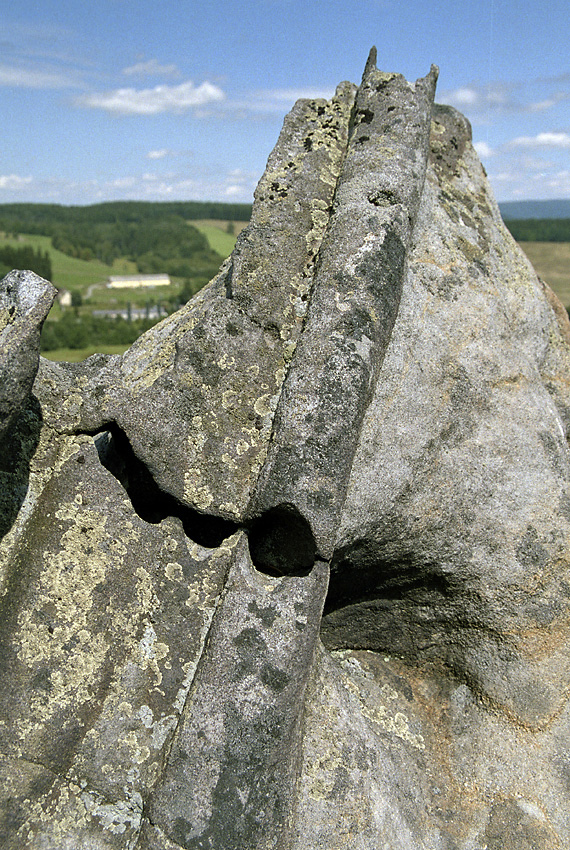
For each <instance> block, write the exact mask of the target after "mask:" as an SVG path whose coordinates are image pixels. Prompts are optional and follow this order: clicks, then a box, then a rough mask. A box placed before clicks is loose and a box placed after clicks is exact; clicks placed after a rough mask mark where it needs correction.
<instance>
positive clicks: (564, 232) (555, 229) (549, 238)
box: [505, 218, 570, 242]
mask: <svg viewBox="0 0 570 850" xmlns="http://www.w3.org/2000/svg"><path fill="white" fill-rule="evenodd" d="M505 224H506V225H507V227H508V228H509V230H510V231H511V234H512V235H513V237H514V239H516V240H517V242H570V218H520V219H511V220H510V221H507V220H505Z"/></svg>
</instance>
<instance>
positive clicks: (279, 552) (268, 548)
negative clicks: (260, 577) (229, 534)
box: [249, 504, 317, 576]
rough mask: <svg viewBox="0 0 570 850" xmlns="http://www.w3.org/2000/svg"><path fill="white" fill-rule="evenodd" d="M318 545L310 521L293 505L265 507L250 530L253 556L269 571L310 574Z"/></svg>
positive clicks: (259, 566) (252, 558)
mask: <svg viewBox="0 0 570 850" xmlns="http://www.w3.org/2000/svg"><path fill="white" fill-rule="evenodd" d="M316 549H317V547H316V543H315V538H314V537H313V533H312V531H311V527H310V525H309V523H308V522H307V520H306V519H305V518H304V517H303V516H302V515H301V514H300V513H299V511H298V510H297V509H296V508H295V507H294V506H293V505H287V504H286V505H279V506H278V507H275V508H270V509H269V510H268V511H265V513H263V514H262V515H261V516H260V517H258V519H256V520H255V521H254V523H253V525H252V527H251V530H250V532H249V552H250V555H251V560H252V562H253V565H254V566H255V568H256V569H257V570H259V572H261V573H265V574H266V575H271V576H282V575H296V576H302V575H308V574H309V573H310V572H311V570H312V569H313V566H314V564H315V556H316Z"/></svg>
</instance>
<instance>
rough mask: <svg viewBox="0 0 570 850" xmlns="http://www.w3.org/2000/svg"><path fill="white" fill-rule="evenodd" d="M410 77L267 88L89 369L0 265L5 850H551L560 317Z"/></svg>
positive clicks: (563, 488) (558, 842)
mask: <svg viewBox="0 0 570 850" xmlns="http://www.w3.org/2000/svg"><path fill="white" fill-rule="evenodd" d="M436 76H437V74H436V70H435V69H432V70H431V72H430V73H429V74H428V76H427V77H425V78H424V79H420V80H418V81H417V82H416V83H415V84H410V83H408V82H406V81H405V80H404V79H403V78H402V77H401V76H399V75H397V74H388V73H382V72H380V71H378V70H377V68H376V61H375V54H374V53H373V54H371V57H370V59H369V61H368V64H367V66H366V69H365V72H364V76H363V80H362V83H361V85H360V87H359V88H357V87H356V86H353V85H350V84H347V83H343V84H342V85H340V86H339V88H338V89H337V92H336V94H335V97H334V98H333V99H332V100H331V101H330V102H326V101H324V100H310V101H309V100H305V101H300V102H298V103H297V104H296V106H295V107H294V108H293V110H292V112H291V113H290V114H289V116H288V117H287V118H286V120H285V124H284V127H283V130H282V133H281V135H280V137H279V140H278V142H277V146H276V148H275V150H274V151H273V153H272V154H271V156H270V158H269V162H268V165H267V169H266V172H265V174H264V176H263V178H262V180H261V182H260V184H259V186H258V188H257V191H256V197H255V204H254V210H253V217H252V221H251V223H250V225H249V227H248V228H247V229H246V230H245V231H244V232H243V233H242V234H241V235H240V237H239V239H238V243H237V245H236V249H235V251H234V253H233V255H232V257H231V258H230V259H229V261H227V262H226V263H225V264H224V265H223V266H222V269H221V270H220V273H219V275H218V276H217V277H216V278H215V279H214V280H213V281H212V282H211V283H210V284H209V285H208V286H207V287H206V288H205V289H204V290H202V292H200V293H199V294H198V295H197V296H196V297H195V298H194V299H192V300H191V301H190V302H189V303H188V304H187V305H186V306H185V307H183V308H182V309H181V310H179V311H178V312H177V313H176V314H174V315H173V316H170V317H169V318H167V319H165V320H164V321H163V322H162V323H161V324H159V325H157V326H156V327H154V328H153V329H151V330H150V331H148V332H147V333H146V334H145V335H144V336H142V337H141V338H140V339H139V340H138V341H137V342H136V343H135V344H134V345H133V346H132V347H131V349H130V350H129V351H127V352H126V353H125V354H124V355H123V356H113V357H108V356H103V355H96V356H94V357H91V358H89V359H88V360H86V361H85V362H83V363H80V364H65V363H60V364H56V363H51V362H48V361H46V360H44V359H41V358H40V360H39V368H38V366H37V363H38V336H39V329H40V328H41V323H42V321H43V319H44V317H45V315H46V313H47V310H48V309H49V302H50V300H51V298H52V297H53V292H50V287H49V285H48V284H45V283H44V282H42V281H40V280H39V279H38V278H36V277H35V276H33V275H31V274H30V273H12V275H9V276H8V277H7V278H6V279H5V280H4V281H3V282H2V284H1V286H2V287H3V290H2V294H1V295H0V311H1V312H0V357H1V367H0V368H1V369H2V370H3V371H2V375H3V380H2V385H1V387H0V393H1V398H0V417H1V419H0V426H2V428H3V433H2V435H1V436H0V439H1V440H2V442H1V443H0V478H1V482H0V483H1V491H0V492H1V502H0V506H1V515H0V522H1V533H2V535H3V537H2V540H1V542H0V581H1V596H0V605H1V616H0V642H1V647H0V665H1V675H0V701H1V709H0V753H1V755H0V765H1V773H2V782H1V787H2V797H1V801H0V844H1V846H2V847H3V848H4V850H46V849H47V850H181V848H184V850H199V848H210V849H211V850H307V848H309V850H313V848H314V850H316V848H321V850H340V848H345V847H351V848H356V850H378V848H389V850H484V848H487V850H531V848H533V849H534V848H540V850H547V848H548V850H552V848H567V850H568V848H570V805H569V794H570V757H569V755H568V746H567V742H568V736H569V732H570V709H569V706H568V689H569V681H570V651H569V642H568V625H569V613H570V612H569V607H570V572H569V560H570V486H569V485H570V464H569V461H570V456H569V450H568V443H567V434H568V429H569V427H570V378H569V376H570V326H569V323H568V320H567V317H566V314H565V311H564V310H563V308H561V307H560V305H559V304H558V302H557V300H556V298H555V296H553V294H552V293H551V292H550V291H549V290H548V288H547V287H546V286H545V285H544V284H543V283H542V282H541V281H540V280H539V279H538V278H537V277H536V275H535V273H534V272H533V270H532V268H531V266H530V264H529V263H528V261H527V260H526V259H525V257H524V255H523V254H522V253H521V251H520V250H519V249H518V248H517V246H516V244H515V243H514V241H513V240H512V238H511V237H510V235H509V233H508V231H507V230H506V228H505V227H504V225H503V223H502V221H501V218H500V215H499V212H498V208H497V206H496V204H495V202H494V200H493V197H492V194H491V191H490V189H489V186H488V184H487V181H486V177H485V173H484V170H483V168H482V166H481V164H480V163H479V161H478V158H477V156H476V154H475V152H474V150H473V147H472V145H471V134H470V128H469V125H468V122H467V121H466V119H465V118H463V117H462V116H461V115H460V114H459V113H457V112H456V111H455V110H453V109H451V108H449V107H445V106H438V105H434V104H433V97H434V90H435V83H436ZM12 340H16V342H13V341H12ZM20 340H22V341H23V342H20ZM36 369H37V374H36ZM34 377H35V380H34ZM32 381H33V386H32Z"/></svg>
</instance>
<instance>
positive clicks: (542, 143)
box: [509, 132, 570, 150]
mask: <svg viewBox="0 0 570 850" xmlns="http://www.w3.org/2000/svg"><path fill="white" fill-rule="evenodd" d="M509 146H510V147H520V148H559V149H565V150H566V149H568V148H570V133H561V132H559V133H556V132H554V133H553V132H550V133H548V132H547V133H538V134H537V135H536V136H517V138H516V139H513V140H512V141H511V142H509Z"/></svg>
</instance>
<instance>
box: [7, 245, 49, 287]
mask: <svg viewBox="0 0 570 850" xmlns="http://www.w3.org/2000/svg"><path fill="white" fill-rule="evenodd" d="M12 269H30V270H31V271H33V272H35V273H36V274H39V275H40V277H43V278H45V280H51V277H52V269H51V260H50V256H49V254H48V252H47V251H40V250H39V249H38V250H37V251H36V250H35V248H33V247H32V246H31V245H22V246H17V245H2V246H0V277H4V276H5V275H7V274H8V272H9V271H11V270H12Z"/></svg>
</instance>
